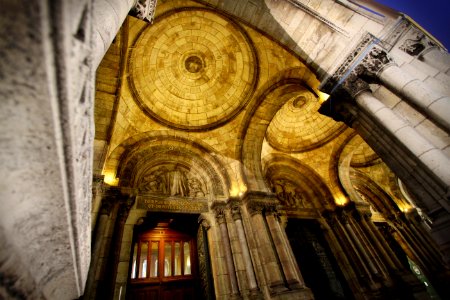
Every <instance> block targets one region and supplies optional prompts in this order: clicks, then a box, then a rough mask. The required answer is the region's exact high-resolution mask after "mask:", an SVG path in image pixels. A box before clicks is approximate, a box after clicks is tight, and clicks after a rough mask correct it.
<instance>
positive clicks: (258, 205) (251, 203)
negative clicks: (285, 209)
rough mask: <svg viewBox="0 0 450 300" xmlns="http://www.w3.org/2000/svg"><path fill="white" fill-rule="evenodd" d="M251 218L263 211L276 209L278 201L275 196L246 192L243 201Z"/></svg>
mask: <svg viewBox="0 0 450 300" xmlns="http://www.w3.org/2000/svg"><path fill="white" fill-rule="evenodd" d="M243 202H244V203H245V205H246V207H247V210H248V212H249V214H250V215H251V216H253V215H255V214H261V213H262V211H263V210H269V209H271V208H272V207H274V208H276V207H277V205H278V204H279V201H278V199H277V197H276V196H275V194H273V193H266V192H247V194H246V195H245V198H244V200H243Z"/></svg>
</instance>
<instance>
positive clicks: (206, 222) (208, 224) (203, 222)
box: [198, 214, 211, 230]
mask: <svg viewBox="0 0 450 300" xmlns="http://www.w3.org/2000/svg"><path fill="white" fill-rule="evenodd" d="M198 223H199V224H200V226H202V227H203V228H205V229H206V230H208V229H209V228H211V222H210V221H209V220H208V219H207V218H206V216H205V215H203V214H202V215H200V216H199V217H198Z"/></svg>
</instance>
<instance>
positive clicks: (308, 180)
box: [262, 154, 335, 211]
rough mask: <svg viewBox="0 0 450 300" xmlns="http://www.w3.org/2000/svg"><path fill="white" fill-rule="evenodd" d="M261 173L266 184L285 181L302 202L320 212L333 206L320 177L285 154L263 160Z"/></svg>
mask: <svg viewBox="0 0 450 300" xmlns="http://www.w3.org/2000/svg"><path fill="white" fill-rule="evenodd" d="M262 164H263V172H264V175H265V178H266V180H267V181H268V184H269V185H271V186H273V183H274V182H275V181H283V180H285V181H287V182H290V184H293V185H295V187H296V188H297V189H298V192H299V193H302V196H303V198H304V201H307V202H309V203H311V204H312V205H313V207H314V208H316V209H319V210H320V211H322V210H324V209H330V208H332V207H334V206H335V204H334V200H333V196H332V194H331V192H330V190H329V188H328V186H327V185H326V184H325V182H324V181H323V179H322V177H321V176H320V175H319V174H317V173H316V172H315V171H314V170H313V169H312V168H310V167H309V166H307V165H305V164H303V163H302V162H301V161H299V160H297V159H294V158H292V157H290V156H288V155H285V154H270V155H268V156H266V157H264V158H263V160H262Z"/></svg>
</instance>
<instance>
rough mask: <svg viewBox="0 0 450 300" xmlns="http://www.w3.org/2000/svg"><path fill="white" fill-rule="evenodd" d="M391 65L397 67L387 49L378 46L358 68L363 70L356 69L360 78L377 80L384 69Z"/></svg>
mask: <svg viewBox="0 0 450 300" xmlns="http://www.w3.org/2000/svg"><path fill="white" fill-rule="evenodd" d="M391 65H396V63H395V62H394V60H393V59H392V57H391V56H390V55H389V54H388V53H387V51H386V50H385V49H383V48H381V47H380V46H378V45H376V46H374V47H373V48H372V50H370V51H369V53H367V55H366V56H365V57H364V58H363V60H362V61H361V63H360V65H359V66H358V67H361V68H356V69H357V73H359V75H360V76H364V77H369V78H371V79H372V80H377V77H378V75H379V74H380V73H381V72H382V71H383V69H384V68H386V67H388V66H391Z"/></svg>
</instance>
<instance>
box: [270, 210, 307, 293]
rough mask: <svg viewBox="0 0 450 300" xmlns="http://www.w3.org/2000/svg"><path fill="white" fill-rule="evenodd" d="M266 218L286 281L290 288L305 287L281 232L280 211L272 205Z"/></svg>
mask: <svg viewBox="0 0 450 300" xmlns="http://www.w3.org/2000/svg"><path fill="white" fill-rule="evenodd" d="M266 220H267V224H268V225H269V230H270V234H271V235H272V239H273V243H274V245H275V249H276V251H277V253H278V257H279V259H280V263H281V266H282V268H283V272H284V276H285V277H286V282H287V284H288V286H289V288H290V289H299V288H302V287H303V283H302V282H301V281H300V278H299V277H298V276H297V272H296V270H295V266H294V264H293V263H292V260H291V257H290V255H289V253H288V251H287V245H286V241H285V239H284V237H283V234H282V232H281V227H280V223H279V221H278V213H277V211H276V210H275V208H274V207H271V208H270V209H269V210H268V211H267V212H266Z"/></svg>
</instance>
